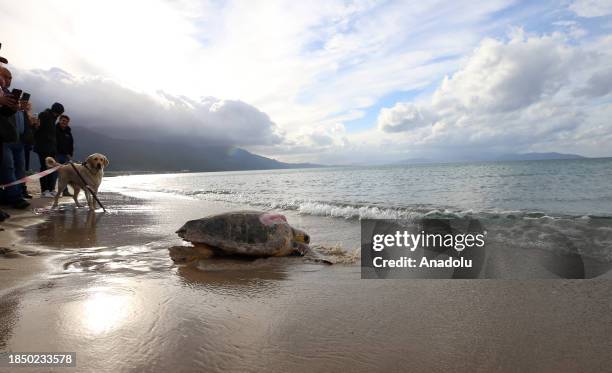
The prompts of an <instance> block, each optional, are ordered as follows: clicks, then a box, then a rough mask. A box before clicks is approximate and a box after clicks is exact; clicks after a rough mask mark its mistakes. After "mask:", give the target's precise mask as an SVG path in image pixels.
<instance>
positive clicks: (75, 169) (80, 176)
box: [58, 161, 106, 212]
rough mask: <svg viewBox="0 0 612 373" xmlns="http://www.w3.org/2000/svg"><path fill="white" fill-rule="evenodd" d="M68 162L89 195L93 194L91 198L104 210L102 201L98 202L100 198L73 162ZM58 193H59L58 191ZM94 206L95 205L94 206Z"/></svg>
mask: <svg viewBox="0 0 612 373" xmlns="http://www.w3.org/2000/svg"><path fill="white" fill-rule="evenodd" d="M68 163H70V165H71V166H72V169H73V170H74V171H75V172H76V174H77V175H79V178H80V179H81V181H82V182H83V185H85V188H87V190H89V193H91V195H92V196H93V198H94V199H95V200H96V202H98V204H99V205H100V207H102V210H103V211H104V212H106V209H105V208H104V205H103V204H102V202H100V200H99V199H98V196H97V195H96V193H94V191H93V190H92V189H91V187H90V186H89V185H88V184H87V182H86V181H85V179H84V178H83V176H82V175H81V173H80V172H79V170H78V169H77V168H76V167H75V166H74V163H73V162H72V161H70V162H68ZM58 193H60V192H59V191H58ZM94 207H95V206H94Z"/></svg>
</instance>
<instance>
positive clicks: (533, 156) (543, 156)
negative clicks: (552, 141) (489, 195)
mask: <svg viewBox="0 0 612 373" xmlns="http://www.w3.org/2000/svg"><path fill="white" fill-rule="evenodd" d="M584 158H586V157H583V156H581V155H578V154H563V153H554V152H553V153H524V154H504V155H501V156H499V157H498V158H497V159H496V160H497V161H543V160H549V159H584Z"/></svg>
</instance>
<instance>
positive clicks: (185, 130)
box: [13, 69, 282, 146]
mask: <svg viewBox="0 0 612 373" xmlns="http://www.w3.org/2000/svg"><path fill="white" fill-rule="evenodd" d="M13 76H14V80H13V81H14V82H15V85H16V84H19V87H20V88H22V89H23V90H25V91H29V92H32V102H33V105H34V108H35V109H36V110H38V111H42V110H43V109H44V108H46V107H49V106H51V104H52V103H53V102H55V101H59V102H61V103H62V104H63V105H64V107H65V109H66V114H68V115H70V117H71V118H72V122H73V126H84V127H89V128H95V129H97V131H98V132H102V133H105V134H107V135H109V136H110V137H115V138H148V139H159V140H160V141H163V140H164V139H167V138H169V137H172V138H177V139H182V140H183V141H187V142H194V143H218V144H226V145H238V146H254V145H273V144H277V143H280V142H281V140H282V134H281V133H280V132H279V129H278V128H277V126H276V125H275V124H274V123H273V122H272V121H271V120H270V118H269V117H268V116H267V115H266V114H265V113H263V112H261V111H259V110H258V109H256V108H255V107H253V106H251V105H248V104H246V103H244V102H242V101H237V100H221V99H217V98H214V97H206V98H202V99H199V100H193V99H189V98H187V97H181V96H174V95H171V94H168V93H165V92H163V91H160V92H157V93H156V94H148V93H142V92H137V91H134V90H131V89H128V88H125V87H122V86H121V85H119V84H117V83H116V82H114V81H112V80H109V79H102V78H79V77H75V76H73V75H71V74H69V73H67V72H65V71H62V70H59V69H53V70H14V71H13Z"/></svg>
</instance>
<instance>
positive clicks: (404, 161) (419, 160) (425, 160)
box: [395, 158, 439, 164]
mask: <svg viewBox="0 0 612 373" xmlns="http://www.w3.org/2000/svg"><path fill="white" fill-rule="evenodd" d="M438 162H439V161H436V160H434V159H429V158H408V159H402V160H401V161H397V162H395V164H422V163H438Z"/></svg>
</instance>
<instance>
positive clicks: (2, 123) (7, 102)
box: [0, 58, 18, 222]
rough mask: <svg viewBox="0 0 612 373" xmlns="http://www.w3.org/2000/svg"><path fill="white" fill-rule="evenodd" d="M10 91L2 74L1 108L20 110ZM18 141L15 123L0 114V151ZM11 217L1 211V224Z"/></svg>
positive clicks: (4, 60) (2, 153)
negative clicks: (7, 143) (8, 92)
mask: <svg viewBox="0 0 612 373" xmlns="http://www.w3.org/2000/svg"><path fill="white" fill-rule="evenodd" d="M0 62H2V63H6V62H7V61H6V59H4V58H3V59H2V61H0ZM2 69H4V67H1V66H0V71H3V70H2ZM7 91H8V89H7V88H6V80H5V79H4V77H3V75H2V74H0V108H5V107H6V108H9V109H10V110H12V111H15V110H17V109H18V104H17V100H15V99H14V98H12V97H11V96H8V95H6V94H5V93H6V92H7ZM16 139H17V130H16V128H15V126H14V123H11V122H10V121H9V118H8V116H4V115H2V114H0V149H2V148H3V147H4V143H5V142H12V141H15V140H16ZM3 156H4V152H3V151H0V172H1V171H2V166H1V165H2V164H3V163H4V162H3V161H4V159H3V158H4V157H3ZM9 217H10V215H9V214H7V213H6V212H4V211H2V210H0V222H1V221H4V220H6V219H8V218H9Z"/></svg>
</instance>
